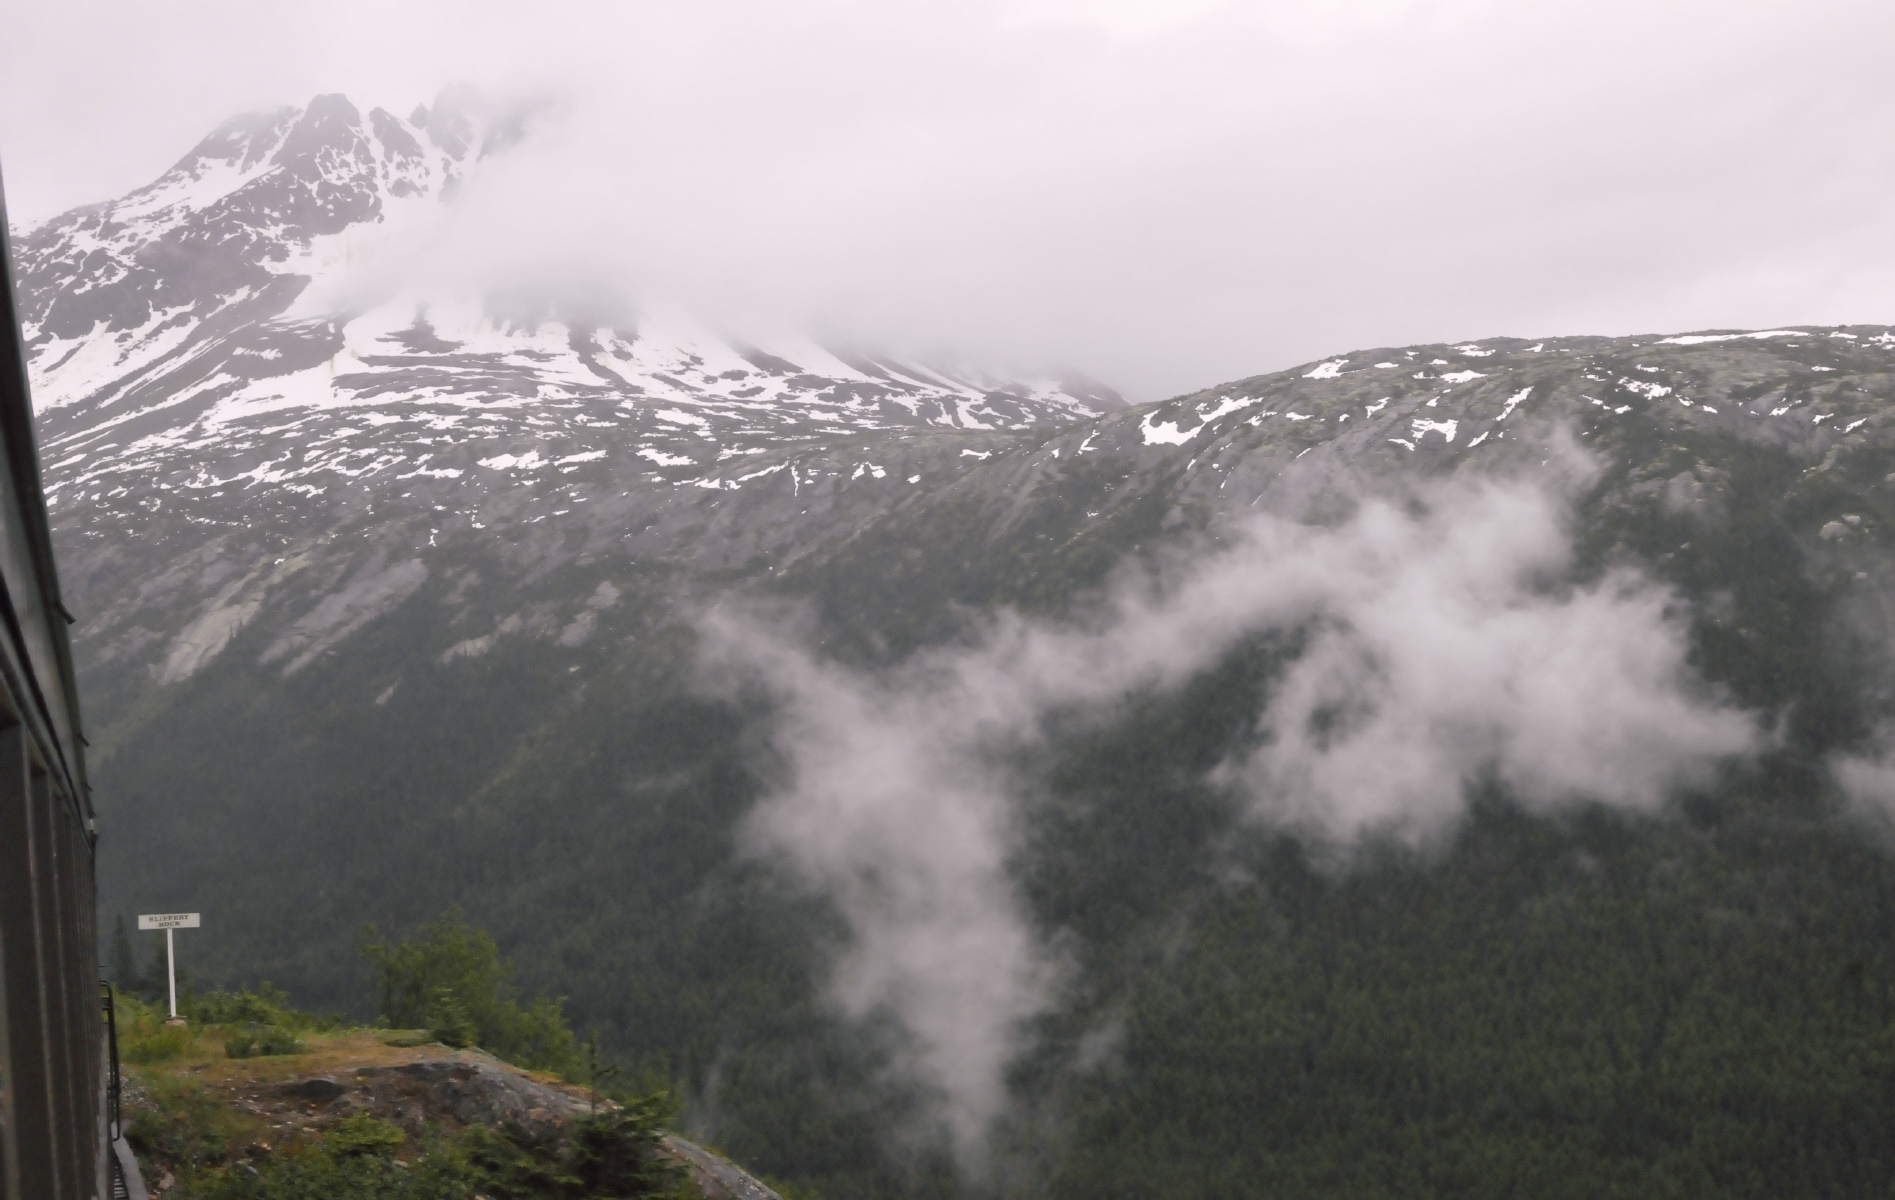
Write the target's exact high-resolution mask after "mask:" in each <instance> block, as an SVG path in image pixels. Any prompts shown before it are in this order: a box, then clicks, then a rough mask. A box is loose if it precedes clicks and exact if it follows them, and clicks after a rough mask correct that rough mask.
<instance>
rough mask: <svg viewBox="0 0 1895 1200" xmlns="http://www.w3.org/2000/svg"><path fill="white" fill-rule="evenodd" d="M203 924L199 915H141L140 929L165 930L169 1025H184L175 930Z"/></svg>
mask: <svg viewBox="0 0 1895 1200" xmlns="http://www.w3.org/2000/svg"><path fill="white" fill-rule="evenodd" d="M202 923H203V918H202V917H201V916H200V915H199V914H197V913H139V914H138V927H139V928H140V929H162V930H164V969H165V977H166V979H167V980H168V981H169V982H170V987H171V1019H170V1020H168V1021H166V1022H165V1024H167V1025H182V1024H184V1022H183V1021H182V1020H180V1019H179V1017H178V943H177V941H176V936H177V935H176V934H174V933H173V932H172V930H174V929H196V928H198V926H199V925H201V924H202Z"/></svg>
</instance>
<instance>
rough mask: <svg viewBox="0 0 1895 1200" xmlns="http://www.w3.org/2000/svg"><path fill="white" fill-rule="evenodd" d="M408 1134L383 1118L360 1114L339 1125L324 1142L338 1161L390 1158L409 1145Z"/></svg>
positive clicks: (340, 1122)
mask: <svg viewBox="0 0 1895 1200" xmlns="http://www.w3.org/2000/svg"><path fill="white" fill-rule="evenodd" d="M407 1140H408V1137H407V1135H406V1134H404V1133H402V1131H401V1130H400V1129H399V1128H397V1127H396V1126H394V1125H392V1124H390V1123H389V1122H387V1121H384V1120H382V1119H381V1118H380V1117H372V1116H370V1115H369V1114H367V1113H357V1114H355V1115H354V1116H352V1117H346V1118H344V1119H343V1120H341V1121H339V1122H337V1123H336V1127H335V1128H334V1129H331V1130H330V1131H329V1132H328V1133H327V1134H326V1135H324V1137H323V1139H322V1144H323V1147H324V1148H325V1149H327V1150H328V1151H329V1153H331V1154H333V1155H336V1156H337V1157H339V1158H355V1157H357V1156H360V1155H374V1156H377V1157H380V1158H388V1157H391V1156H393V1155H394V1153H395V1151H396V1150H399V1149H400V1148H401V1147H402V1145H403V1143H405V1142H407Z"/></svg>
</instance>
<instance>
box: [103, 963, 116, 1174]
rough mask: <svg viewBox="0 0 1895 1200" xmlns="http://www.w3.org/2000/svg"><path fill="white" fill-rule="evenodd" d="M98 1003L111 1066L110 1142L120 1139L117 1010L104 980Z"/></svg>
mask: <svg viewBox="0 0 1895 1200" xmlns="http://www.w3.org/2000/svg"><path fill="white" fill-rule="evenodd" d="M99 1003H100V1008H101V1010H102V1014H103V1016H104V1018H105V1045H106V1057H107V1059H108V1060H109V1061H110V1062H111V1064H112V1074H111V1077H110V1078H111V1082H110V1084H109V1085H108V1086H107V1089H106V1093H105V1128H106V1131H107V1133H108V1135H109V1139H110V1140H111V1141H114V1142H116V1141H117V1140H118V1139H119V1137H120V1132H121V1131H120V1129H119V1124H120V1122H119V1114H118V1108H119V1095H120V1091H119V1074H118V1009H117V1005H116V1004H115V1003H114V1002H113V999H112V985H111V984H110V983H108V982H106V981H105V980H103V979H101V980H100V981H99Z"/></svg>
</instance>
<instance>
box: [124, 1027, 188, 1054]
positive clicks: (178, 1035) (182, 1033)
mask: <svg viewBox="0 0 1895 1200" xmlns="http://www.w3.org/2000/svg"><path fill="white" fill-rule="evenodd" d="M196 1048H197V1030H196V1029H194V1028H192V1027H191V1026H189V1025H157V1026H156V1027H155V1028H149V1027H147V1028H142V1029H141V1028H138V1027H137V1026H133V1027H131V1028H128V1029H126V1030H124V1031H123V1032H122V1033H121V1035H120V1037H119V1043H118V1056H119V1058H120V1059H121V1060H122V1061H124V1062H128V1063H161V1062H170V1061H171V1060H172V1059H174V1058H182V1057H183V1056H184V1055H186V1054H189V1053H190V1052H191V1051H192V1050H194V1049H196Z"/></svg>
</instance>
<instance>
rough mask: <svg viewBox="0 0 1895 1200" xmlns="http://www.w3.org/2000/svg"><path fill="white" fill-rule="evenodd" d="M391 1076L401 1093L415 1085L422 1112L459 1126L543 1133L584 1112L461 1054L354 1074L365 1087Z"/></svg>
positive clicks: (571, 1101) (564, 1097) (542, 1087)
mask: <svg viewBox="0 0 1895 1200" xmlns="http://www.w3.org/2000/svg"><path fill="white" fill-rule="evenodd" d="M391 1074H392V1075H396V1076H399V1077H402V1078H403V1084H404V1086H403V1090H404V1091H407V1090H411V1087H412V1085H413V1084H419V1085H420V1091H421V1096H420V1097H419V1099H420V1100H421V1101H422V1103H423V1106H424V1107H425V1109H426V1111H428V1112H429V1113H438V1114H443V1115H446V1116H450V1117H452V1118H453V1119H454V1121H455V1122H456V1123H458V1124H461V1125H489V1126H496V1127H497V1126H504V1125H517V1126H520V1127H521V1128H524V1129H530V1130H532V1131H533V1132H534V1133H540V1134H543V1133H549V1132H551V1131H552V1130H554V1129H556V1128H557V1127H558V1126H559V1125H561V1124H563V1123H564V1122H565V1121H566V1120H567V1119H569V1118H571V1117H573V1116H575V1115H577V1114H579V1113H581V1112H583V1111H584V1110H585V1105H584V1104H582V1103H581V1102H580V1101H578V1100H577V1099H575V1098H574V1097H572V1096H570V1095H568V1094H566V1093H565V1092H562V1091H560V1090H559V1089H558V1088H555V1087H552V1086H550V1085H548V1084H544V1083H540V1082H537V1081H536V1080H533V1079H529V1078H527V1077H526V1076H524V1075H521V1074H518V1073H516V1072H514V1071H512V1070H509V1069H508V1068H506V1067H504V1066H501V1065H500V1064H498V1063H496V1062H494V1061H492V1060H491V1059H487V1058H485V1057H482V1056H477V1055H474V1054H469V1053H466V1052H462V1053H460V1054H456V1055H455V1056H454V1057H452V1058H430V1059H423V1060H422V1061H420V1062H414V1063H408V1064H405V1065H403V1066H399V1067H362V1068H360V1069H359V1070H357V1071H356V1077H357V1078H358V1079H362V1080H364V1081H368V1082H371V1083H372V1082H373V1081H374V1080H375V1078H376V1077H377V1076H383V1075H391Z"/></svg>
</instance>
